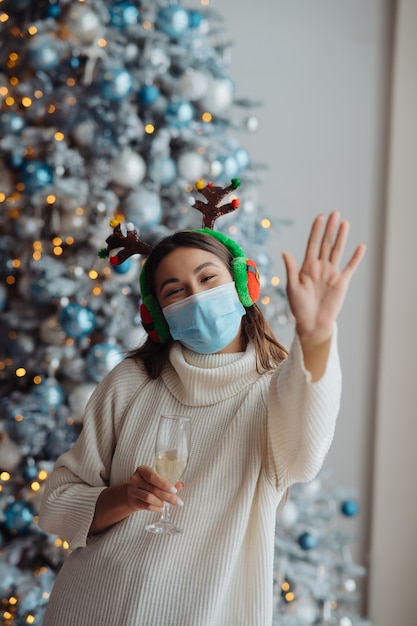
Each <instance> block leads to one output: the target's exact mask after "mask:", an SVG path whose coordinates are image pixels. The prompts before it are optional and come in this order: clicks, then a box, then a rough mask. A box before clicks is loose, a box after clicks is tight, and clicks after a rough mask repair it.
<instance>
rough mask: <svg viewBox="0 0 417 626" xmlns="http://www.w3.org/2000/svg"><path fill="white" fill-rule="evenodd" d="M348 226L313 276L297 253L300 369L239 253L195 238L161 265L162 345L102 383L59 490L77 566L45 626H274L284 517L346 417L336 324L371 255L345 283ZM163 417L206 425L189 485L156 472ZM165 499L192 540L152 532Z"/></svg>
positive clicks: (52, 503)
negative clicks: (277, 539)
mask: <svg viewBox="0 0 417 626" xmlns="http://www.w3.org/2000/svg"><path fill="white" fill-rule="evenodd" d="M338 224H339V215H338V213H336V212H335V213H332V214H331V215H330V217H329V219H328V221H327V224H326V226H325V228H324V232H323V216H319V217H317V219H316V220H315V221H314V223H313V226H312V229H311V233H310V238H309V241H308V244H307V249H306V255H305V259H304V262H303V264H302V266H301V268H300V269H298V267H297V264H296V262H295V259H294V258H293V257H292V256H291V255H290V254H288V253H284V261H285V265H286V270H287V278H288V283H287V292H288V300H289V304H290V307H291V310H292V313H293V315H294V318H295V325H296V333H295V338H294V341H293V345H292V347H291V349H290V351H289V353H288V356H287V353H286V351H285V350H284V349H283V348H282V346H280V344H279V343H278V342H277V340H276V339H275V338H274V336H273V333H272V331H271V329H270V328H269V326H268V325H267V323H266V321H265V319H264V318H263V315H262V313H261V312H260V310H259V309H258V307H257V306H256V304H255V303H254V302H252V300H250V301H249V302H248V301H247V296H248V297H249V298H250V299H251V298H252V295H253V289H249V290H247V285H246V284H242V280H243V279H242V276H241V275H240V274H239V270H238V269H237V268H236V267H235V265H236V264H234V263H235V260H236V257H239V258H240V256H239V255H240V252H238V253H237V254H236V253H235V249H234V248H233V245H232V243H231V241H230V240H228V239H227V238H224V239H223V240H222V237H221V236H218V235H216V234H215V233H214V232H213V233H208V232H207V230H206V229H203V231H199V232H198V231H191V232H182V233H176V234H174V235H172V236H170V237H168V238H167V239H165V240H163V241H162V242H160V243H159V244H158V245H157V246H156V247H155V249H154V250H153V251H152V252H151V254H150V256H149V258H148V260H147V261H146V263H145V265H144V269H143V271H142V276H141V287H142V296H143V300H144V303H145V307H146V310H145V311H143V318H144V321H145V327H146V328H147V329H148V331H149V338H148V339H147V341H146V342H145V344H144V345H143V346H142V347H140V348H139V349H138V350H136V351H134V352H132V353H131V355H129V357H128V358H126V359H125V360H124V361H123V362H122V363H120V364H119V365H118V366H117V367H116V368H115V369H114V370H113V371H112V372H111V373H110V374H109V375H108V376H107V377H106V378H105V379H104V380H103V381H102V382H101V383H100V384H99V385H98V387H97V389H96V391H95V392H94V394H93V396H92V397H91V399H90V401H89V403H88V406H87V409H86V413H85V418H84V426H83V431H82V433H81V435H80V437H79V439H78V441H77V442H76V444H75V445H74V447H73V448H72V450H70V451H69V452H67V453H66V454H64V455H63V456H62V457H60V459H58V461H57V463H56V466H55V469H54V471H53V473H52V474H51V476H50V477H49V479H48V483H47V487H46V491H45V494H44V498H43V503H42V507H41V511H40V525H41V527H42V528H44V529H45V530H47V531H49V532H52V533H54V534H58V535H60V536H61V537H63V538H65V539H67V540H68V541H69V543H70V546H71V549H72V553H71V554H70V556H69V557H68V558H67V559H66V561H65V563H64V565H63V567H62V569H61V571H60V573H59V575H58V577H57V580H56V583H55V587H54V589H53V592H52V595H51V598H50V601H49V604H48V608H47V612H46V616H45V620H44V626H70V625H71V626H73V625H74V624H88V625H89V626H106V625H108V626H110V625H112V626H113V625H114V624H123V626H139V625H141V626H150V625H152V626H159V625H160V626H162V625H164V626H174V625H175V626H179V625H181V626H243V625H244V626H269V625H270V624H271V620H272V580H273V552H274V528H275V518H276V509H277V506H278V505H279V503H280V501H281V500H282V498H283V496H284V495H285V493H286V491H287V489H288V487H289V486H290V485H291V484H292V483H295V482H302V481H309V480H311V479H313V478H314V477H315V476H316V474H317V472H318V471H319V469H320V467H321V465H322V463H323V460H324V458H325V455H326V453H327V451H328V449H329V446H330V444H331V441H332V437H333V432H334V426H335V420H336V416H337V413H338V409H339V401H340V388H341V376H340V369H339V361H338V355H337V347H336V327H335V320H336V318H337V315H338V313H339V311H340V309H341V306H342V303H343V300H344V297H345V294H346V291H347V288H348V284H349V281H350V278H351V277H352V275H353V273H354V271H355V270H356V268H357V267H358V265H359V263H360V261H361V258H362V256H363V254H364V251H365V248H364V246H363V245H361V246H358V247H357V248H356V250H355V252H354V254H353V255H352V257H351V259H350V260H349V262H348V263H347V265H346V266H345V267H344V269H343V270H340V269H339V267H338V266H339V263H340V260H341V256H342V253H343V250H344V247H345V243H346V239H347V233H348V224H347V222H341V223H340V225H338ZM247 265H250V263H247ZM251 278H252V277H251ZM243 282H244V281H243ZM248 284H249V282H248ZM252 287H253V281H252ZM247 291H249V293H247ZM255 291H256V289H255ZM251 294H252V295H251ZM255 298H256V296H255ZM252 299H253V298H252ZM242 301H243V303H244V304H242ZM250 302H252V303H250ZM155 328H156V331H155ZM167 329H168V330H167ZM155 332H156V333H157V335H156V336H155ZM163 412H175V413H182V414H185V415H187V416H189V417H190V418H191V423H192V449H191V454H190V458H189V462H188V465H187V468H186V470H185V474H184V484H183V483H177V484H176V485H175V487H173V486H172V485H171V484H170V483H169V482H168V481H166V480H164V479H163V478H162V477H161V476H159V475H158V474H157V473H156V472H155V471H154V470H153V469H152V464H153V454H154V442H155V435H156V429H157V426H158V417H159V415H160V414H161V413H163ZM179 492H181V498H180V496H179ZM163 502H168V503H170V504H171V505H174V506H173V507H171V509H172V511H173V512H172V517H173V519H174V521H175V520H177V521H178V522H179V523H180V525H181V527H182V528H183V534H182V535H177V536H171V537H161V536H158V535H153V534H151V533H148V532H146V530H145V527H146V526H147V525H148V524H149V523H151V522H152V521H153V517H157V515H156V514H157V513H159V512H160V511H161V509H162V505H163Z"/></svg>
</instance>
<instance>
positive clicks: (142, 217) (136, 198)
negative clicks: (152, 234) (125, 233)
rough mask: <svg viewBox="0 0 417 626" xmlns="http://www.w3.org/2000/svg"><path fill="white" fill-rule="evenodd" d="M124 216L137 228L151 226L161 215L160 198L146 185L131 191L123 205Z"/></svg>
mask: <svg viewBox="0 0 417 626" xmlns="http://www.w3.org/2000/svg"><path fill="white" fill-rule="evenodd" d="M123 212H124V215H125V218H126V220H127V221H129V222H133V224H134V225H135V226H136V227H137V228H139V229H142V228H151V227H152V226H155V225H156V224H159V222H160V220H161V217H162V206H161V198H160V197H159V195H158V194H156V193H155V192H154V191H151V190H150V189H146V187H142V188H140V189H137V190H135V191H131V192H130V193H129V194H128V196H127V197H126V198H125V201H124V205H123Z"/></svg>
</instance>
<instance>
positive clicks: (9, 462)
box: [0, 433, 22, 472]
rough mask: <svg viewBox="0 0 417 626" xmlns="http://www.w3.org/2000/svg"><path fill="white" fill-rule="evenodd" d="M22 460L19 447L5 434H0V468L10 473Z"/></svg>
mask: <svg viewBox="0 0 417 626" xmlns="http://www.w3.org/2000/svg"><path fill="white" fill-rule="evenodd" d="M21 460H22V455H21V453H20V449H19V446H18V445H17V443H15V442H14V441H12V439H10V438H9V436H8V435H7V434H6V433H0V467H1V469H2V470H5V471H6V472H12V471H13V470H15V469H16V467H17V466H18V465H19V463H20V461H21Z"/></svg>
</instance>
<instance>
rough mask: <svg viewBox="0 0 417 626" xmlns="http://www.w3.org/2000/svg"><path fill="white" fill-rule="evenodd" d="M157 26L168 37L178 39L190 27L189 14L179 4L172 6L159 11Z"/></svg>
mask: <svg viewBox="0 0 417 626" xmlns="http://www.w3.org/2000/svg"><path fill="white" fill-rule="evenodd" d="M156 24H157V27H158V28H159V30H161V31H162V32H163V33H165V34H166V35H168V37H171V38H172V39H177V38H179V37H181V35H183V34H184V33H185V31H186V30H187V29H188V27H189V25H190V17H189V13H188V11H186V10H185V9H183V8H182V7H181V6H179V5H178V4H170V5H168V6H166V7H163V8H162V9H160V10H159V11H158V15H157V20H156Z"/></svg>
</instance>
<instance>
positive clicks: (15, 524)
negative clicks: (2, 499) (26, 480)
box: [4, 500, 34, 535]
mask: <svg viewBox="0 0 417 626" xmlns="http://www.w3.org/2000/svg"><path fill="white" fill-rule="evenodd" d="M4 516H5V521H4V525H5V527H6V528H7V530H8V531H9V532H10V533H11V534H12V535H24V534H25V533H26V532H27V531H28V530H29V528H30V525H31V524H32V522H33V516H34V512H33V508H32V506H31V504H29V502H25V501H24V500H15V501H14V502H10V503H9V504H8V505H7V506H6V509H5V511H4Z"/></svg>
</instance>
